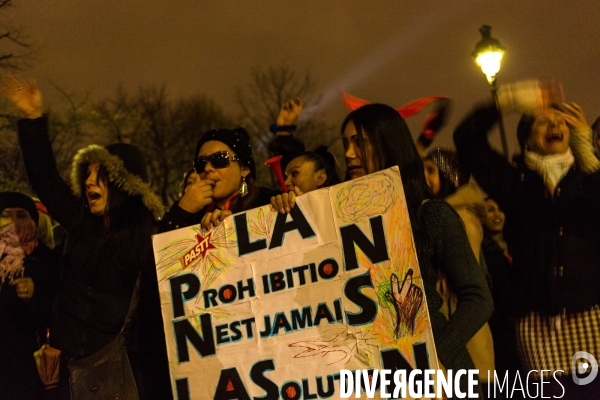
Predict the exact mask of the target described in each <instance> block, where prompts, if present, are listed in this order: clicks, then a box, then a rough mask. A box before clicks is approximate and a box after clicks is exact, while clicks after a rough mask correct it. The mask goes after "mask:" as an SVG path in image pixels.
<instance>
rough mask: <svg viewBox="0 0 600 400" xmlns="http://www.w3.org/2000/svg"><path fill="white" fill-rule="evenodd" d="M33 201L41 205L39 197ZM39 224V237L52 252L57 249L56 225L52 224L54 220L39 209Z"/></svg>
mask: <svg viewBox="0 0 600 400" xmlns="http://www.w3.org/2000/svg"><path fill="white" fill-rule="evenodd" d="M33 201H34V202H36V203H40V200H39V199H38V198H37V197H33ZM38 216H39V220H38V224H37V237H38V239H39V240H40V241H41V242H42V243H44V244H45V245H46V247H48V248H49V249H50V250H52V249H53V248H55V247H56V240H55V239H54V229H53V228H54V225H53V224H52V218H51V217H50V216H49V215H48V214H46V213H45V212H44V211H42V210H40V209H38Z"/></svg>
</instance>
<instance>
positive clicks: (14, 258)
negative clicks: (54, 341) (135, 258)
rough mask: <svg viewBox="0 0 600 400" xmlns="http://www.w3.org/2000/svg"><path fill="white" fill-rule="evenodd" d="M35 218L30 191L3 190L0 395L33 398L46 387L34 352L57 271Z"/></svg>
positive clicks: (0, 199) (0, 198)
mask: <svg viewBox="0 0 600 400" xmlns="http://www.w3.org/2000/svg"><path fill="white" fill-rule="evenodd" d="M37 223H38V212H37V210H36V208H35V203H34V202H33V200H32V199H31V198H30V197H28V196H26V195H24V194H22V193H17V192H0V399H15V400H19V399H35V398H38V397H39V396H41V395H42V394H43V391H44V387H43V385H42V382H41V381H40V378H39V375H38V372H37V369H36V366H35V361H34V358H33V353H34V352H35V351H36V350H37V349H38V348H39V347H40V346H39V342H40V341H43V340H44V338H45V326H46V325H45V324H46V322H47V320H46V316H47V314H48V312H49V307H48V304H49V303H50V302H51V290H50V286H51V279H52V276H53V273H54V271H52V270H51V263H50V260H51V258H52V255H51V252H50V250H49V249H48V248H47V247H46V246H45V245H44V244H43V243H42V242H39V241H38V239H37V236H36V225H37Z"/></svg>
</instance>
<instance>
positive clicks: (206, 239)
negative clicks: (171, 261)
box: [179, 231, 216, 268]
mask: <svg viewBox="0 0 600 400" xmlns="http://www.w3.org/2000/svg"><path fill="white" fill-rule="evenodd" d="M211 237H212V231H210V232H209V233H208V235H206V236H202V235H200V234H197V235H196V240H198V243H197V244H196V245H195V246H194V247H192V248H191V249H190V250H189V251H188V252H187V253H185V254H184V255H183V256H181V257H180V258H179V262H181V265H182V266H183V268H185V267H187V266H188V265H190V264H191V263H192V262H193V261H194V260H196V259H197V258H204V256H205V255H206V252H207V251H208V250H210V249H216V247H215V246H214V245H213V244H212V243H211V242H210V239H211Z"/></svg>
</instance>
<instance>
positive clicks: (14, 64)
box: [0, 0, 36, 71]
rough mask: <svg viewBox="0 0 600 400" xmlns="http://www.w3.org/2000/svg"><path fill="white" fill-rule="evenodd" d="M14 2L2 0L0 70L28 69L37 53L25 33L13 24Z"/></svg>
mask: <svg viewBox="0 0 600 400" xmlns="http://www.w3.org/2000/svg"><path fill="white" fill-rule="evenodd" d="M12 7H14V5H13V1H12V0H0V48H1V49H2V50H1V51H0V70H2V71H15V70H19V69H21V68H23V67H26V66H28V65H29V64H30V62H31V61H32V60H33V55H34V53H35V51H36V48H35V47H34V45H33V43H32V41H31V40H30V38H29V37H28V36H26V35H25V33H24V31H23V30H22V29H21V28H19V27H16V26H14V25H13V24H12V22H11V20H10V12H11V11H12V10H11V9H12Z"/></svg>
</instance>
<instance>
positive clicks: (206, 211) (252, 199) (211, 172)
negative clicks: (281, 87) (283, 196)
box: [162, 128, 270, 231]
mask: <svg viewBox="0 0 600 400" xmlns="http://www.w3.org/2000/svg"><path fill="white" fill-rule="evenodd" d="M195 154H196V158H195V159H194V169H195V170H196V173H197V174H198V175H199V176H200V179H199V180H197V181H196V182H194V183H192V184H191V185H189V186H187V188H186V190H185V193H184V194H183V196H182V197H181V199H180V200H179V202H178V203H175V204H173V206H172V207H171V209H170V210H169V211H167V212H166V213H165V215H164V217H163V219H162V230H163V231H168V230H172V229H177V228H183V227H185V226H189V225H194V224H198V223H200V224H201V225H202V227H203V228H205V229H211V228H213V227H215V226H217V225H218V224H219V223H220V222H221V221H222V220H224V219H225V218H226V217H227V216H228V215H231V214H234V213H237V212H240V211H245V210H249V209H252V208H255V207H260V206H262V205H265V204H268V203H269V200H270V193H267V192H268V190H266V189H263V188H258V187H257V186H256V185H255V182H254V179H255V176H256V166H255V164H254V157H253V156H252V149H251V148H250V137H249V136H248V133H247V132H246V131H245V130H244V129H243V128H236V129H215V130H212V131H208V132H206V133H205V134H204V135H202V137H201V138H200V140H199V141H198V144H197V145H196V153H195Z"/></svg>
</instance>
